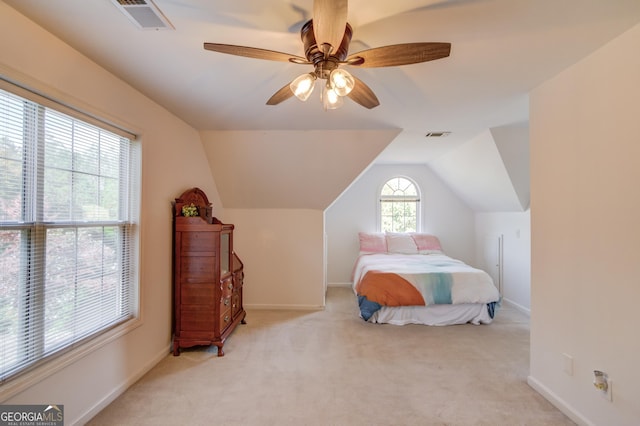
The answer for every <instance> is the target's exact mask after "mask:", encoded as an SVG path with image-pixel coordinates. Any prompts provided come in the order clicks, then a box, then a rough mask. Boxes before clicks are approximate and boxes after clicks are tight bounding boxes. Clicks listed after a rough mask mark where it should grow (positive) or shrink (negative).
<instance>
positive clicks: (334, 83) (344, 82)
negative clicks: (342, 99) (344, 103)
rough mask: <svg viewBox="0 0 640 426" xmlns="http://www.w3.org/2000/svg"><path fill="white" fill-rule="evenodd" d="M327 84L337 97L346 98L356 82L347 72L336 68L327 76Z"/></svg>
mask: <svg viewBox="0 0 640 426" xmlns="http://www.w3.org/2000/svg"><path fill="white" fill-rule="evenodd" d="M329 82H330V84H331V88H332V89H333V90H334V91H335V92H336V94H337V95H338V96H347V95H348V94H349V93H350V92H351V91H352V90H353V87H354V86H355V85H356V80H355V79H354V78H353V76H352V75H351V74H349V72H347V71H345V70H343V69H340V68H336V69H334V70H333V71H331V74H330V75H329Z"/></svg>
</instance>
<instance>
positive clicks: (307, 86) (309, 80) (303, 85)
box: [289, 73, 316, 101]
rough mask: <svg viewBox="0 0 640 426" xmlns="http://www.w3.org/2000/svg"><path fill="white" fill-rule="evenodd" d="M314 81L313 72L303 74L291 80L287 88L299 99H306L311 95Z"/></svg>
mask: <svg viewBox="0 0 640 426" xmlns="http://www.w3.org/2000/svg"><path fill="white" fill-rule="evenodd" d="M315 83H316V75H315V74H313V73H309V74H303V75H301V76H300V77H298V78H296V79H295V80H293V81H292V82H291V84H290V85H289V88H290V89H291V91H292V92H293V94H294V95H296V97H297V98H298V99H300V100H301V101H306V100H307V99H309V96H311V92H313V88H314V87H315Z"/></svg>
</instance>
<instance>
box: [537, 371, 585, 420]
mask: <svg viewBox="0 0 640 426" xmlns="http://www.w3.org/2000/svg"><path fill="white" fill-rule="evenodd" d="M527 383H528V384H529V386H531V387H532V388H533V389H534V390H535V391H536V392H538V393H539V394H540V395H542V396H543V397H544V398H545V399H546V400H547V401H549V402H550V403H551V404H553V405H554V406H555V407H556V408H557V409H558V410H560V411H562V413H564V414H565V415H566V416H567V417H569V418H570V419H571V420H572V421H574V422H575V423H576V424H578V425H580V426H596V425H595V424H593V423H591V422H590V421H589V420H587V419H586V418H585V417H584V416H582V414H580V413H579V412H578V411H576V410H575V409H574V408H573V407H571V406H570V405H569V404H567V403H566V402H565V401H564V400H563V399H562V398H560V397H559V396H558V395H556V394H555V393H553V392H552V391H551V390H550V389H549V388H547V387H546V386H545V385H543V384H542V383H540V382H539V381H538V380H536V379H535V378H534V377H532V376H528V377H527Z"/></svg>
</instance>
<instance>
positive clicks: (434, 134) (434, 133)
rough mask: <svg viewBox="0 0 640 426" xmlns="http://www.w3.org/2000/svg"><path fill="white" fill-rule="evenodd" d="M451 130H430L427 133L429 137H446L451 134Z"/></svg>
mask: <svg viewBox="0 0 640 426" xmlns="http://www.w3.org/2000/svg"><path fill="white" fill-rule="evenodd" d="M450 134H451V132H429V133H427V134H426V137H428V138H444V137H445V136H449V135H450Z"/></svg>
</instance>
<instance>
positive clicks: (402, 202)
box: [379, 177, 420, 232]
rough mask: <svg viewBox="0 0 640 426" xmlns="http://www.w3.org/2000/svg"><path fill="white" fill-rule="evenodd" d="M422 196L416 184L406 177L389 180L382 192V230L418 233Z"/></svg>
mask: <svg viewBox="0 0 640 426" xmlns="http://www.w3.org/2000/svg"><path fill="white" fill-rule="evenodd" d="M419 207H420V196H419V194H418V188H417V186H416V184H415V183H413V182H412V181H411V180H409V179H407V178H404V177H394V178H391V179H389V180H388V181H387V182H385V184H384V185H383V186H382V189H381V191H380V206H379V209H380V230H381V231H382V232H417V231H418V224H419V223H420V222H419V217H418V216H419Z"/></svg>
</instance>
